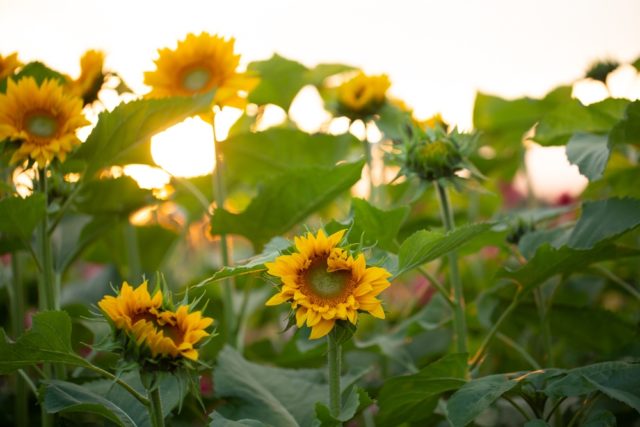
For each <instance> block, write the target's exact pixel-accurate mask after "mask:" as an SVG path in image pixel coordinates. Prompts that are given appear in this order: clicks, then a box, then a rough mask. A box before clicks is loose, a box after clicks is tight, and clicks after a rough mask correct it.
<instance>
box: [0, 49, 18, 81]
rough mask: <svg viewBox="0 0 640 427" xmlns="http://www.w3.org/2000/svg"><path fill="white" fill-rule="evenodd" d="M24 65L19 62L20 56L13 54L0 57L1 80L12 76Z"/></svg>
mask: <svg viewBox="0 0 640 427" xmlns="http://www.w3.org/2000/svg"><path fill="white" fill-rule="evenodd" d="M21 65H22V63H21V62H20V61H18V54H17V53H12V54H11V55H8V56H2V55H0V80H2V79H4V78H5V77H9V76H10V75H12V74H13V73H14V72H15V71H16V69H17V68H18V67H20V66H21Z"/></svg>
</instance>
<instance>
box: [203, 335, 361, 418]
mask: <svg viewBox="0 0 640 427" xmlns="http://www.w3.org/2000/svg"><path fill="white" fill-rule="evenodd" d="M360 375H361V374H359V375H347V376H344V377H343V378H342V380H341V386H342V390H345V389H347V388H348V387H350V386H351V385H352V384H353V383H354V382H355V381H356V380H357V379H358V378H359V376H360ZM213 378H214V382H215V385H216V394H217V396H218V397H221V398H224V399H225V401H226V402H227V404H225V405H221V406H219V407H217V408H216V410H217V411H218V412H219V413H220V414H221V415H222V416H224V417H225V418H227V419H229V420H247V419H251V420H260V421H261V422H263V423H264V424H266V425H273V426H278V427H289V426H292V427H293V426H295V427H297V426H302V427H305V426H311V425H312V423H313V422H314V419H315V414H314V412H313V408H314V406H315V404H316V403H317V402H324V403H327V400H328V397H329V387H328V384H327V383H326V375H325V371H324V369H300V370H295V369H282V368H274V367H269V366H261V365H258V364H255V363H252V362H249V361H247V360H245V359H243V358H242V356H241V355H240V354H239V353H238V352H237V351H235V350H233V349H232V348H231V347H228V346H227V347H225V348H224V349H223V350H222V351H221V352H220V353H219V355H218V366H217V367H216V369H215V370H214V374H213ZM215 425H216V426H217V425H224V424H215Z"/></svg>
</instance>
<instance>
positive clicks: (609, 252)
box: [498, 243, 640, 292]
mask: <svg viewBox="0 0 640 427" xmlns="http://www.w3.org/2000/svg"><path fill="white" fill-rule="evenodd" d="M638 255H640V250H637V249H630V248H627V247H623V246H616V245H613V244H610V243H602V244H599V245H597V246H595V247H593V248H592V249H589V250H578V249H573V248H570V247H568V246H562V247H561V248H559V249H556V248H554V247H552V246H551V245H550V244H548V243H546V244H544V245H542V246H540V247H539V248H538V250H537V252H536V254H535V256H534V257H533V258H532V259H531V260H530V261H529V262H528V263H527V264H525V265H524V266H523V267H522V268H520V269H518V270H515V271H512V270H507V269H505V270H503V271H502V272H500V273H499V274H498V277H503V278H507V279H511V280H514V281H515V282H517V283H519V284H520V285H521V286H522V287H523V291H525V292H526V291H529V290H531V289H533V288H534V287H535V286H537V285H539V284H541V283H542V282H544V281H545V280H547V279H549V278H551V277H553V276H555V275H556V274H569V273H573V272H575V271H581V270H584V268H585V267H587V266H588V265H591V264H593V263H596V262H600V261H605V260H609V259H622V258H625V257H632V256H638Z"/></svg>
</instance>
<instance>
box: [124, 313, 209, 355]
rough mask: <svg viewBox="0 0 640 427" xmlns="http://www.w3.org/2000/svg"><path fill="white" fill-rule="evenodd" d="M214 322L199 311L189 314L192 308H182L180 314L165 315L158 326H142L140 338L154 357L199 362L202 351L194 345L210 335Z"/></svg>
mask: <svg viewBox="0 0 640 427" xmlns="http://www.w3.org/2000/svg"><path fill="white" fill-rule="evenodd" d="M212 323H213V319H212V318H210V317H203V316H202V313H201V312H199V311H196V312H193V313H189V308H188V307H187V306H186V305H181V306H180V307H178V310H177V311H176V312H170V311H165V312H163V313H161V315H160V316H159V317H158V319H157V324H156V325H154V326H155V327H153V326H152V325H150V324H149V323H147V324H146V325H144V326H143V325H141V326H142V327H141V328H140V330H139V331H138V333H137V334H136V335H137V338H138V341H139V342H141V341H144V342H145V344H146V345H147V346H148V347H149V349H150V350H151V355H152V356H153V357H157V356H158V355H160V356H163V357H171V358H174V359H175V358H177V357H185V358H187V359H191V360H198V350H196V349H195V348H194V346H195V345H196V344H197V343H198V342H199V341H200V340H202V339H203V338H205V337H208V336H209V333H208V332H207V331H205V329H206V328H207V327H209V326H210V325H211V324H212Z"/></svg>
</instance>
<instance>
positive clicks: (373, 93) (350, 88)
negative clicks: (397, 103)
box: [338, 72, 391, 120]
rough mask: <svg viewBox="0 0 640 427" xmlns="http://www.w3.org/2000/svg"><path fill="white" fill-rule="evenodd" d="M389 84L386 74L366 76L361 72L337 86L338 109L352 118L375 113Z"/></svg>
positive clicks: (384, 97) (381, 103)
mask: <svg viewBox="0 0 640 427" xmlns="http://www.w3.org/2000/svg"><path fill="white" fill-rule="evenodd" d="M389 86H391V82H390V81H389V77H387V75H386V74H382V75H379V76H367V75H366V74H364V73H362V72H361V73H359V74H358V75H356V76H355V77H354V78H352V79H351V80H348V81H347V82H345V83H343V84H342V85H341V86H339V87H338V109H339V110H340V112H341V113H342V114H344V115H345V116H347V117H349V118H350V119H352V120H355V119H360V118H364V117H367V116H370V115H372V114H375V113H376V112H377V111H378V110H379V109H380V107H382V105H383V104H384V101H385V99H386V93H387V89H389Z"/></svg>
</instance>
